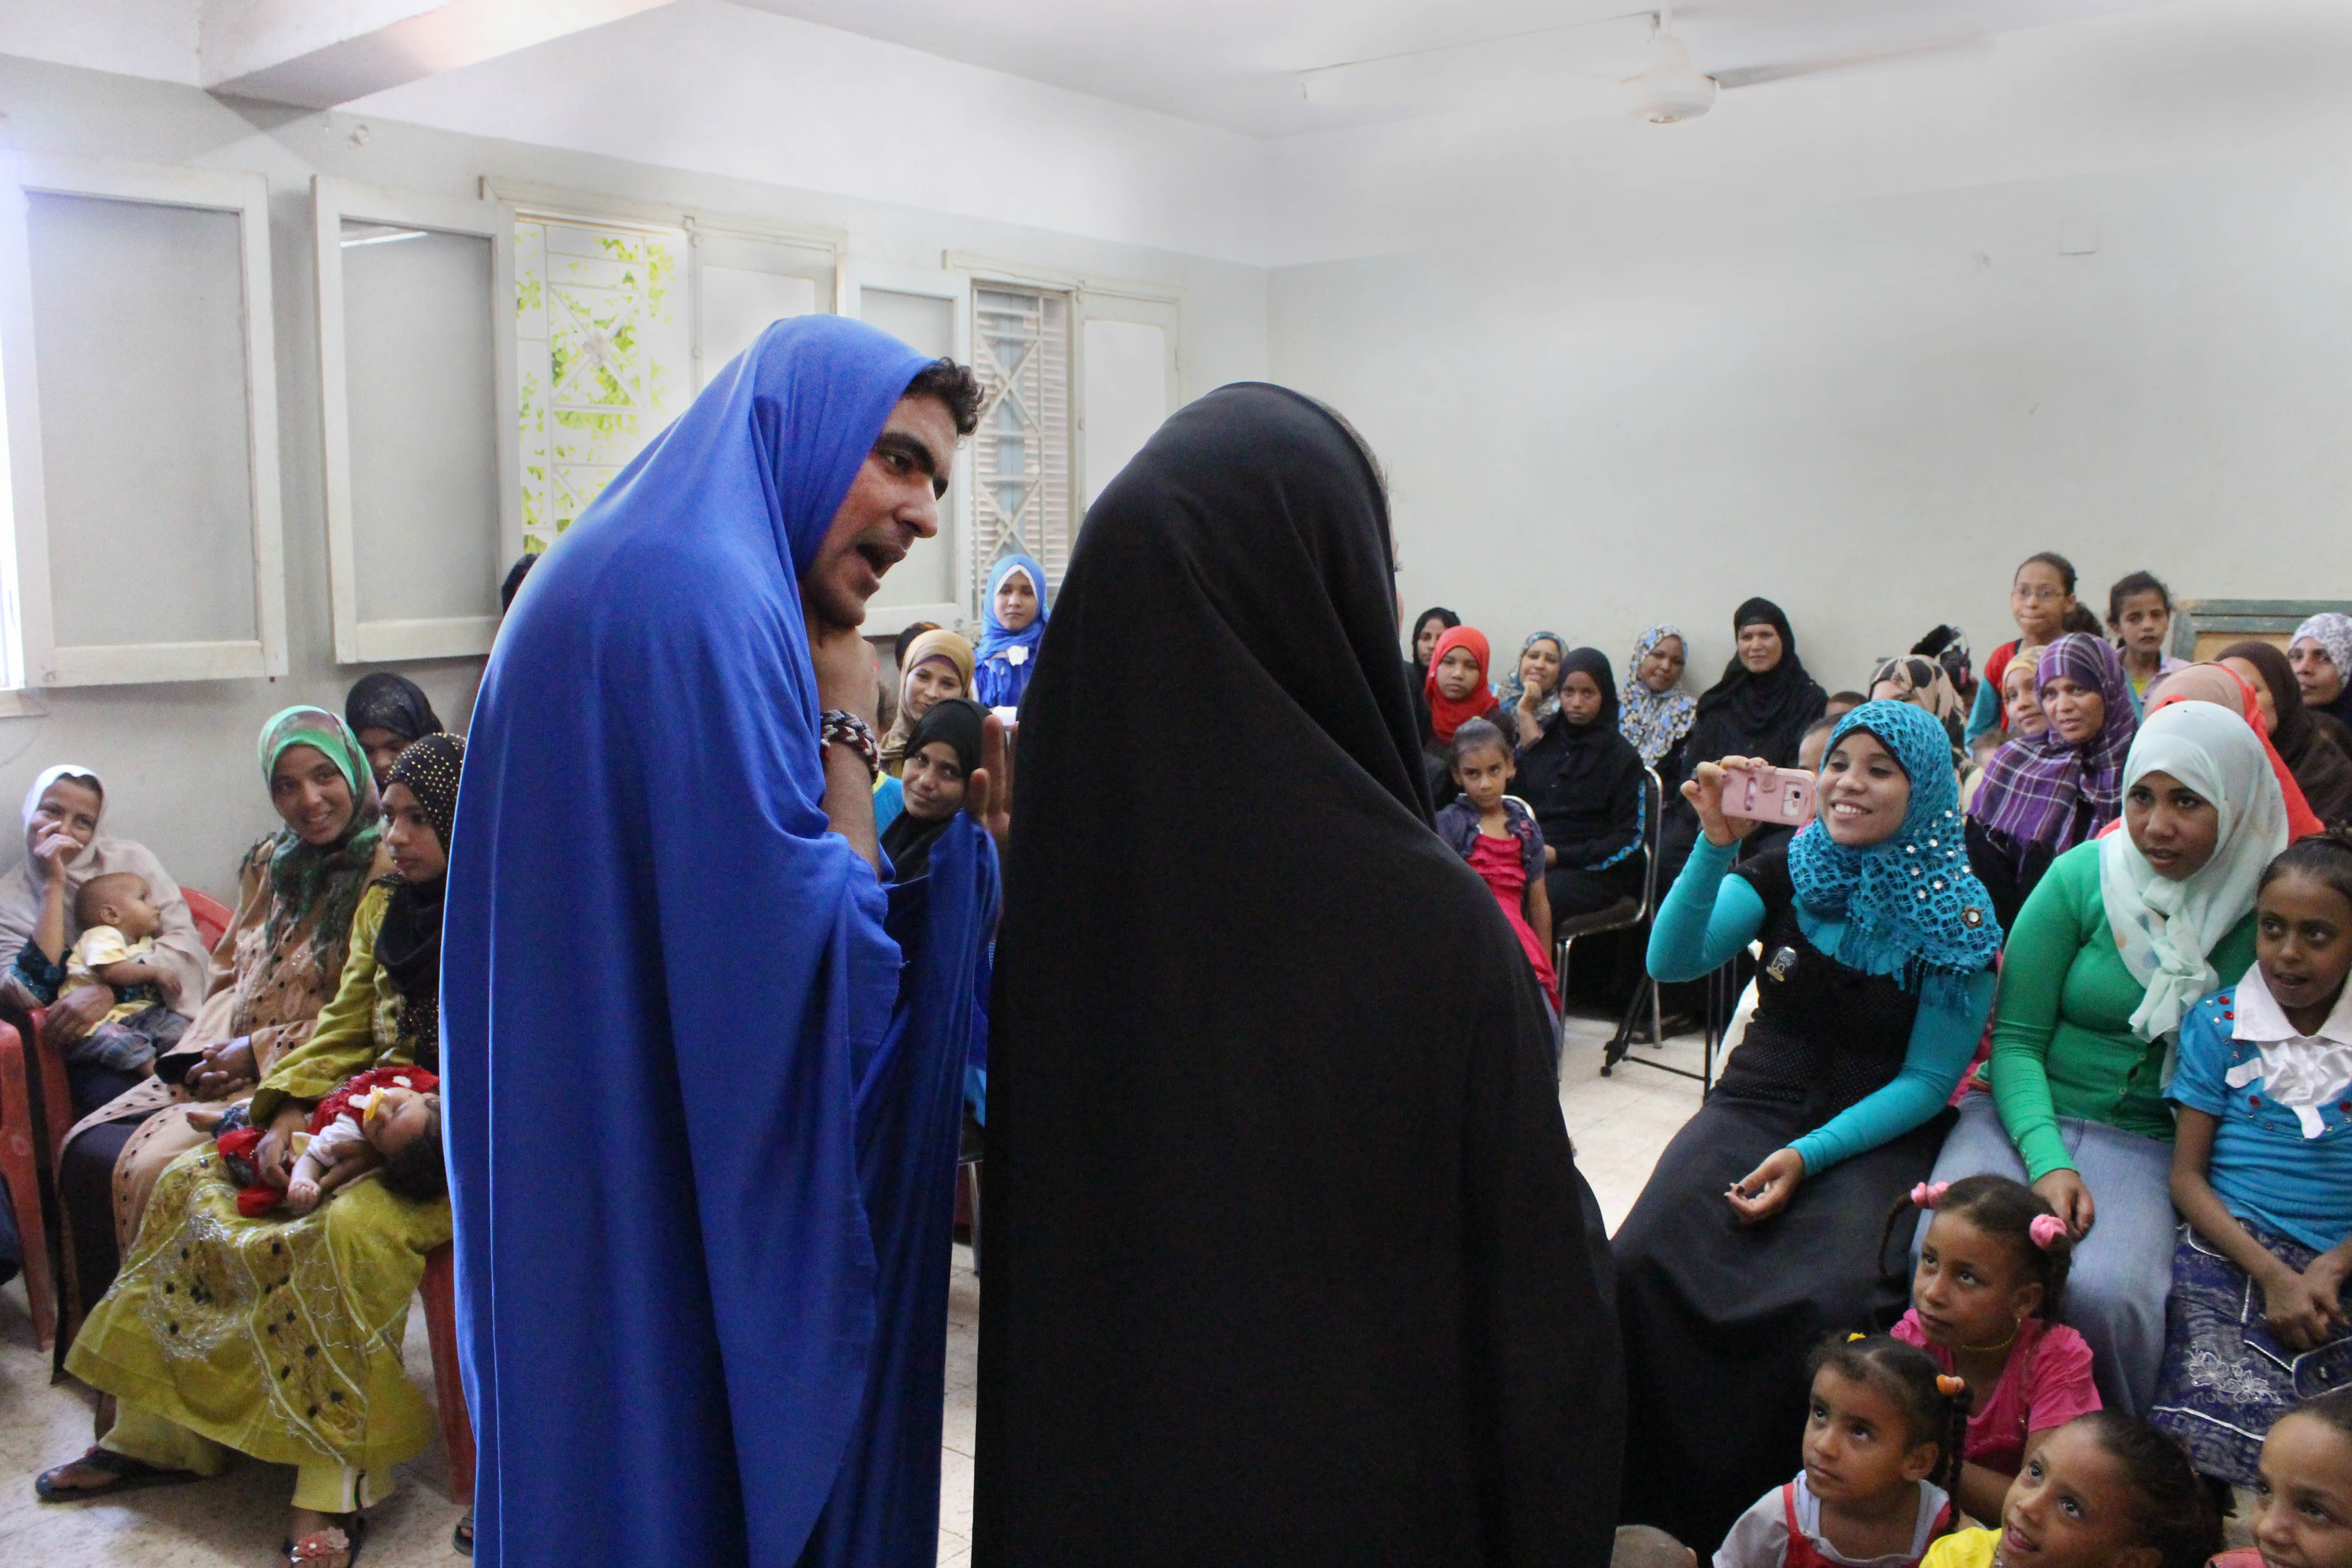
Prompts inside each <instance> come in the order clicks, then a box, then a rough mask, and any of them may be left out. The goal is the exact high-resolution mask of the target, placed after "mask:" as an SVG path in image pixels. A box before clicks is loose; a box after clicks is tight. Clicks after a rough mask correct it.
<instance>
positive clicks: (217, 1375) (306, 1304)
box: [41, 734, 480, 1568]
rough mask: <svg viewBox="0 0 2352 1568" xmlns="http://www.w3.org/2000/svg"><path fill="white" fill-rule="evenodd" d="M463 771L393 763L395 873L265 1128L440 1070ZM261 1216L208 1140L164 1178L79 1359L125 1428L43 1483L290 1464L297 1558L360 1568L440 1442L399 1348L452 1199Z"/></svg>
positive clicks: (371, 1186)
mask: <svg viewBox="0 0 2352 1568" xmlns="http://www.w3.org/2000/svg"><path fill="white" fill-rule="evenodd" d="M463 758H464V742H462V741H461V740H459V739H458V738H457V736H454V735H446V734H443V735H433V736H428V737H426V738H425V740H422V741H420V742H417V743H416V744H415V745H414V746H411V747H410V748H409V749H408V750H407V751H405V752H402V753H401V756H400V759H399V760H398V761H397V762H396V763H394V766H393V768H392V772H391V775H390V779H389V782H388V783H387V784H386V786H385V796H386V800H385V810H386V815H387V816H388V818H389V822H390V826H389V827H388V829H387V830H386V833H385V837H386V840H387V842H388V844H389V846H390V849H391V854H392V858H393V861H394V867H395V872H394V876H393V877H391V878H389V879H385V880H383V881H379V882H377V883H375V884H373V886H371V887H369V888H368V889H367V890H366V892H365V894H364V895H363V896H362V898H361V900H360V901H359V907H358V909H357V910H356V912H355V913H354V915H353V917H352V926H351V935H350V958H349V961H348V963H346V964H345V966H344V969H343V973H342V977H341V984H340V985H339V986H338V988H337V990H336V993H335V997H334V1000H333V1001H332V1002H331V1003H330V1004H329V1005H327V1007H326V1008H325V1009H324V1010H323V1011H322V1012H321V1013H320V1016H319V1019H318V1026H317V1027H316V1028H315V1029H313V1030H311V1031H310V1035H309V1037H308V1038H306V1039H304V1040H303V1041H302V1042H301V1043H300V1044H299V1045H298V1046H297V1047H295V1048H293V1049H292V1050H291V1051H289V1052H288V1053H287V1054H286V1055H284V1056H283V1057H281V1058H279V1059H278V1062H277V1063H276V1064H275V1065H274V1066H273V1067H272V1068H270V1070H269V1072H268V1076H267V1077H265V1078H264V1079H262V1080H261V1083H260V1086H259V1088H258V1089H257V1090H256V1091H255V1093H254V1095H253V1100H252V1105H251V1108H250V1110H251V1117H252V1121H253V1124H254V1125H255V1126H257V1127H261V1128H268V1129H272V1130H274V1131H278V1133H279V1134H280V1135H285V1134H288V1133H290V1131H292V1130H294V1129H296V1128H299V1127H300V1126H303V1125H305V1124H306V1123H307V1122H308V1121H309V1119H310V1112H311V1110H312V1109H313V1108H314V1107H315V1106H316V1105H317V1104H318V1102H319V1101H320V1100H322V1099H324V1098H325V1097H326V1096H327V1095H328V1094H329V1093H331V1091H333V1090H334V1089H336V1088H337V1087H338V1086H340V1085H341V1084H343V1083H344V1082H345V1081H346V1080H348V1079H351V1078H352V1076H353V1075H355V1074H357V1073H360V1072H362V1071H365V1070H367V1069H369V1068H382V1067H394V1066H412V1065H413V1066H418V1067H423V1068H426V1069H427V1070H431V1069H432V1068H435V1067H436V1066H437V1063H438V1053H439V1044H440V953H441V946H440V944H441V902H442V891H443V888H444V884H445V882H446V875H445V874H446V870H447V865H448V861H447V845H448V840H449V830H450V824H451V821H452V819H453V817H454V816H455V814H456V810H457V776H458V770H459V767H460V764H461V763H462V761H463ZM475 787H477V788H478V787H480V784H479V781H477V783H476V785H475ZM437 1168H438V1167H437V1166H436V1170H437ZM252 1206H253V1205H250V1204H242V1203H241V1202H240V1191H239V1187H238V1185H237V1184H236V1181H235V1180H234V1179H233V1178H232V1176H231V1175H230V1173H229V1170H228V1165H227V1162H226V1161H225V1160H224V1159H223V1158H222V1157H221V1154H220V1152H218V1151H217V1150H215V1148H214V1147H212V1146H210V1145H205V1146H201V1147H198V1148H194V1149H190V1150H188V1151H187V1152H184V1153H183V1154H182V1155H181V1156H180V1157H179V1158H178V1159H176V1160H174V1161H173V1163H172V1164H171V1167H170V1168H169V1169H168V1170H167V1171H165V1173H163V1179H162V1180H161V1181H160V1182H158V1183H157V1184H156V1186H155V1191H154V1194H153V1196H152V1199H151V1200H150V1202H149V1205H148V1208H147V1213H146V1215H145V1218H144V1220H143V1221H142V1224H141V1226H140V1228H139V1233H138V1240H137V1243H136V1245H135V1246H134V1247H132V1248H131V1252H130V1254H129V1256H128V1257H126V1258H124V1260H123V1265H122V1271H121V1274H120V1275H119V1276H117V1278H116V1279H115V1281H114V1284H113V1285H112V1286H111V1287H110V1289H108V1291H107V1294H106V1298H105V1300H102V1301H100V1303H99V1304H98V1306H97V1307H96V1309H94V1310H92V1312H91V1313H90V1316H89V1321H88V1322H87V1323H86V1324H85V1325H84V1326H83V1328H82V1331H81V1333H80V1334H79V1336H78V1337H77V1338H76V1340H75V1341H74V1344H73V1348H72V1351H71V1352H70V1353H69V1354H68V1357H67V1361H66V1367H67V1370H68V1371H69V1372H71V1373H73V1374H74V1375H75V1376H77V1377H79V1378H80V1379H81V1380H82V1381H83V1382H85V1383H87V1384H90V1385H91V1386H92V1387H94V1388H97V1389H99V1390H100V1391H101V1392H104V1393H107V1394H112V1395H114V1396H115V1398H116V1400H117V1402H118V1414H117V1415H116V1418H115V1421H114V1425H113V1426H112V1427H111V1428H110V1429H109V1430H108V1431H107V1432H106V1434H105V1435H104V1436H102V1437H101V1438H100V1441H99V1444H98V1446H97V1447H93V1448H91V1449H90V1450H89V1452H88V1453H87V1454H85V1455H84V1456H83V1457H82V1458H79V1459H77V1460H73V1461H70V1462H68V1463H67V1464H64V1465H60V1466H58V1467H57V1468H54V1469H52V1470H50V1471H48V1472H47V1474H46V1475H44V1476H43V1477H42V1478H41V1485H42V1488H43V1495H44V1496H45V1497H54V1498H56V1499H58V1500H70V1499H76V1498H89V1497H97V1496H102V1495H104V1494H106V1493H108V1492H111V1491H117V1490H121V1489H129V1488H131V1487H136V1486H141V1485H153V1484H156V1483H157V1482H159V1481H163V1482H169V1481H191V1480H194V1479H199V1478H201V1477H205V1476H215V1475H218V1474H220V1473H221V1472H222V1471H223V1470H224V1469H226V1468H227V1465H228V1463H229V1459H230V1456H231V1454H232V1453H233V1452H235V1453H243V1454H246V1455H248V1456H250V1457H252V1458H257V1459H261V1460H264V1461H266V1462H268V1463H271V1464H278V1465H290V1466H292V1467H294V1468H295V1485H294V1499H293V1513H292V1518H291V1521H290V1522H289V1529H288V1531H287V1534H288V1539H289V1542H291V1544H292V1550H293V1552H294V1557H295V1561H297V1562H299V1563H303V1564H305V1565H306V1568H347V1565H348V1564H349V1563H351V1561H352V1558H353V1557H354V1556H356V1555H357V1553H358V1552H359V1550H360V1547H361V1544H362V1539H363V1531H362V1525H361V1523H360V1520H359V1513H360V1510H363V1509H366V1508H369V1507H371V1506H373V1504H375V1503H377V1502H379V1501H381V1500H383V1499H384V1498H386V1497H388V1496H390V1495H391V1493H392V1491H393V1490H394V1488H395V1487H396V1486H397V1485H398V1480H399V1475H398V1469H397V1467H399V1466H400V1465H402V1464H404V1463H405V1462H406V1461H408V1460H409V1459H412V1458H415V1457H416V1456H417V1455H418V1454H420V1453H422V1452H424V1450H425V1447H426V1445H427V1444H428V1443H429V1441H430V1440H431V1436H432V1432H433V1412H432V1409H431V1407H430V1406H429V1405H426V1403H425V1398H424V1396H423V1395H422V1394H420V1393H419V1392H418V1391H417V1389H416V1387H415V1384H412V1383H411V1382H410V1381H409V1379H408V1376H407V1373H406V1372H405V1371H404V1368H403V1366H402V1363H401V1341H402V1331H403V1325H404V1322H405V1321H406V1318H407V1315H408V1305H409V1299H410V1297H411V1296H412V1295H414V1294H415V1290H416V1286H417V1281H418V1279H420V1278H421V1277H422V1275H423V1273H424V1268H425V1255H426V1254H427V1253H428V1252H431V1251H432V1250H433V1249H434V1248H435V1247H439V1246H441V1245H442V1244H444V1243H445V1242H446V1241H448V1239H449V1237H450V1219H449V1204H448V1200H447V1197H446V1189H445V1190H444V1191H443V1192H442V1194H441V1195H437V1196H434V1197H431V1198H430V1199H428V1200H425V1201H418V1200H415V1199H412V1198H409V1197H403V1196H399V1195H395V1194H394V1192H393V1191H392V1190H391V1189H390V1188H389V1187H388V1186H387V1185H386V1184H385V1183H383V1182H382V1181H380V1180H363V1181H358V1182H353V1183H352V1184H348V1185H346V1186H344V1187H342V1188H341V1190H339V1191H337V1192H336V1193H335V1194H334V1195H333V1196H332V1197H331V1198H330V1199H329V1200H328V1201H326V1202H324V1203H322V1204H320V1205H319V1206H317V1207H316V1208H314V1209H312V1210H310V1212H309V1213H308V1214H305V1215H299V1216H290V1215H287V1214H286V1213H283V1212H276V1211H265V1212H262V1213H260V1214H255V1213H252V1212H250V1210H251V1208H252ZM159 1326H160V1329H161V1331H159Z"/></svg>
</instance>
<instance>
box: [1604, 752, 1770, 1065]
mask: <svg viewBox="0 0 2352 1568" xmlns="http://www.w3.org/2000/svg"><path fill="white" fill-rule="evenodd" d="M1644 771H1645V772H1646V773H1648V774H1649V784H1648V789H1649V792H1650V793H1649V799H1650V801H1651V802H1652V804H1653V805H1654V807H1655V809H1654V810H1653V811H1652V813H1651V816H1650V847H1649V855H1650V865H1649V872H1648V875H1647V877H1646V878H1645V879H1644V882H1645V887H1644V890H1643V910H1642V919H1643V920H1645V921H1646V920H1648V919H1649V918H1650V917H1651V916H1653V915H1654V914H1655V913H1657V909H1658V861H1659V858H1660V853H1659V846H1660V843H1661V841H1662V839H1663V838H1664V834H1665V826H1666V820H1665V819H1666V814H1665V810H1664V795H1665V786H1664V784H1661V783H1660V782H1659V779H1658V775H1657V772H1656V770H1654V769H1646V770H1644ZM1737 975H1738V968H1737V962H1736V961H1735V962H1734V963H1727V964H1725V965H1724V966H1723V967H1722V968H1721V969H1718V970H1717V971H1715V972H1714V973H1711V974H1709V975H1708V976H1707V977H1706V1033H1705V1037H1704V1044H1703V1046H1702V1047H1701V1048H1702V1056H1701V1063H1700V1070H1699V1071H1697V1072H1692V1071H1690V1070H1689V1069H1688V1068H1678V1067H1670V1066H1668V1065H1667V1064H1666V1063H1664V1062H1659V1061H1652V1060H1651V1059H1650V1058H1647V1057H1636V1056H1630V1055H1628V1054H1627V1053H1628V1051H1629V1050H1630V1049H1631V1048H1632V1047H1633V1029H1634V1026H1635V1022H1636V1020H1638V1019H1639V1018H1640V1017H1641V1016H1642V1014H1643V1011H1644V1010H1645V1009H1646V1010H1647V1011H1648V1013H1649V1015H1650V1043H1651V1044H1652V1045H1654V1046H1662V1045H1664V1043H1665V1022H1664V1016H1663V1013H1664V1009H1663V1008H1662V1007H1661V1005H1659V1001H1658V983H1657V982H1656V981H1655V980H1654V979H1652V978H1651V977H1650V976H1649V974H1648V973H1643V976H1642V983H1641V984H1639V985H1637V986H1635V987H1634V988H1633V999H1632V1000H1631V1001H1630V1002H1628V1003H1627V1004H1626V1005H1625V1012H1624V1016H1622V1017H1621V1018H1620V1019H1618V1021H1617V1032H1616V1034H1614V1035H1612V1037H1610V1040H1609V1046H1608V1049H1607V1051H1606V1052H1605V1053H1604V1054H1603V1055H1602V1057H1601V1077H1603V1078H1609V1077H1611V1076H1612V1075H1613V1074H1614V1072H1615V1070H1616V1068H1617V1064H1618V1063H1620V1062H1633V1063H1634V1064H1636V1065H1637V1066H1641V1067H1645V1068H1654V1069H1655V1070H1656V1071H1659V1072H1666V1073H1672V1074H1674V1075H1675V1077H1676V1078H1686V1079H1693V1080H1695V1081H1696V1083H1697V1084H1698V1085H1699V1089H1700V1091H1701V1094H1702V1095H1705V1094H1709V1093H1712V1092H1714V1089H1715V1058H1716V1055H1717V1052H1718V1051H1719V1050H1720V1049H1721V1048H1722V1046H1723V1031H1722V1027H1721V1026H1720V1025H1719V1024H1718V1023H1717V1020H1718V1019H1721V1018H1725V1017H1727V1016H1729V1013H1730V1003H1731V1002H1732V1001H1735V1000H1736V999H1737V997H1736V994H1735V995H1733V996H1725V995H1723V993H1724V992H1725V991H1727V990H1730V989H1733V988H1732V986H1731V982H1732V981H1733V980H1734V979H1736V978H1737ZM1566 990H1567V985H1566V977H1565V974H1564V973H1563V976H1562V984H1561V992H1562V994H1566Z"/></svg>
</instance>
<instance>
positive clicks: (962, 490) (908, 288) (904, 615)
mask: <svg viewBox="0 0 2352 1568" xmlns="http://www.w3.org/2000/svg"><path fill="white" fill-rule="evenodd" d="M834 276H835V277H836V278H838V279H841V299H840V300H839V301H838V310H839V313H840V314H842V315H845V316H853V317H856V318H857V319H858V320H860V321H863V320H864V319H865V312H864V305H865V292H864V291H865V290H866V289H883V290H886V291H887V292H889V293H892V294H913V295H917V296H919V297H920V298H923V299H927V300H946V301H948V304H949V307H950V310H952V311H953V313H954V322H955V324H954V327H953V328H952V329H951V331H950V341H951V343H952V346H951V347H950V350H949V351H948V352H949V353H950V354H952V355H953V356H954V358H955V362H956V363H958V364H970V363H971V283H972V279H971V274H970V273H968V272H961V271H955V270H952V269H950V268H932V267H908V266H904V265H901V264H899V263H897V262H888V261H875V260H870V259H868V258H864V257H859V256H850V257H847V258H844V260H843V261H842V263H841V264H840V266H839V267H838V268H837V269H836V270H835V274H834ZM956 447H957V457H958V460H959V462H961V460H962V459H963V458H967V457H969V455H970V453H971V438H970V437H962V438H961V439H959V440H958V441H957V443H956ZM973 483H974V479H973V477H972V476H971V474H969V473H959V474H958V475H957V483H956V485H955V487H954V489H952V490H951V491H950V493H949V499H950V500H952V501H953V502H954V505H953V506H952V507H950V509H949V510H950V512H951V513H952V515H950V516H945V517H942V518H940V531H941V532H943V533H945V534H947V535H948V540H947V543H948V546H949V549H950V553H951V554H952V556H953V558H954V560H955V584H956V596H955V602H954V603H953V604H945V605H890V606H888V607H887V608H884V607H879V606H877V608H875V609H874V610H872V611H870V612H869V613H868V614H867V616H866V624H865V626H861V627H860V628H859V630H860V631H862V632H863V633H864V634H865V635H866V636H867V637H896V636H897V635H898V633H899V632H901V631H903V630H905V629H906V628H907V627H908V626H912V625H914V624H915V623H916V622H917V621H937V622H939V623H940V625H941V626H957V625H961V624H964V623H966V622H969V621H970V620H971V607H970V606H971V600H972V596H973V594H974V592H975V590H974V589H973V587H972V583H971V551H970V550H968V549H966V548H965V542H966V541H967V540H969V539H971V504H972V501H971V498H972V485H973Z"/></svg>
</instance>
